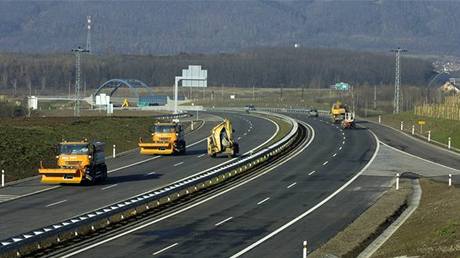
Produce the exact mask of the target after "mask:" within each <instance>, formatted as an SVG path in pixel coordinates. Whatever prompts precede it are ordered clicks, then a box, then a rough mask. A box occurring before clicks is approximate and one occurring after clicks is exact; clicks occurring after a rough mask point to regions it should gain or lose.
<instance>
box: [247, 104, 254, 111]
mask: <svg viewBox="0 0 460 258" xmlns="http://www.w3.org/2000/svg"><path fill="white" fill-rule="evenodd" d="M244 109H246V111H255V110H256V107H255V106H254V105H253V104H249V105H246V106H245V107H244Z"/></svg>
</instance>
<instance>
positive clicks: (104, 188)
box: [102, 184, 118, 190]
mask: <svg viewBox="0 0 460 258" xmlns="http://www.w3.org/2000/svg"><path fill="white" fill-rule="evenodd" d="M117 185H118V184H113V185H109V186H106V187H103V188H102V190H107V189H110V188H112V187H115V186H117Z"/></svg>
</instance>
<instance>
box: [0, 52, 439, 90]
mask: <svg viewBox="0 0 460 258" xmlns="http://www.w3.org/2000/svg"><path fill="white" fill-rule="evenodd" d="M75 59H76V58H75V56H74V55H72V54H71V53H69V54H43V55H39V54H18V53H3V54H0V91H2V92H4V93H7V94H12V95H17V94H20V93H23V94H29V93H31V94H36V95H37V94H38V95H40V94H50V93H51V94H53V93H58V92H59V93H61V92H67V91H68V89H69V88H72V89H73V85H74V83H75ZM81 60H82V61H81V67H82V75H81V76H82V82H83V83H82V84H83V85H84V86H82V87H87V88H88V89H93V88H96V87H97V86H99V85H100V84H102V83H103V82H105V81H107V80H109V79H113V78H132V79H139V80H141V81H144V82H145V83H146V84H147V85H149V86H153V87H154V86H168V85H172V84H174V77H175V76H178V75H180V74H181V70H182V69H185V68H187V66H188V65H202V66H203V68H204V69H207V70H208V85H210V86H221V85H225V86H239V87H252V86H257V87H267V88H268V87H276V88H278V87H286V88H300V87H303V88H327V87H329V86H330V85H332V84H335V83H336V82H340V81H343V82H347V83H350V84H352V85H383V84H387V85H388V84H393V83H394V74H395V57H394V56H393V55H392V54H391V53H371V52H357V51H351V50H338V49H307V48H268V47H267V48H255V49H247V50H245V51H241V52H239V53H232V54H188V53H181V54H177V55H168V56H154V55H142V56H141V55H92V54H83V56H82V58H81ZM433 75H434V72H433V66H432V64H431V62H430V61H429V60H426V59H418V58H413V57H402V59H401V78H402V79H401V80H402V84H406V85H414V86H424V85H427V83H428V81H429V80H430V78H432V77H433Z"/></svg>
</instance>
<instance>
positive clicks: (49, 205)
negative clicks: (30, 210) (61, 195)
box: [45, 200, 67, 207]
mask: <svg viewBox="0 0 460 258" xmlns="http://www.w3.org/2000/svg"><path fill="white" fill-rule="evenodd" d="M66 201H67V200H62V201H58V202H53V203H51V204H48V205H46V206H45V207H51V206H54V205H58V204H61V203H63V202H66Z"/></svg>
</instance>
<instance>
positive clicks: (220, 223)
mask: <svg viewBox="0 0 460 258" xmlns="http://www.w3.org/2000/svg"><path fill="white" fill-rule="evenodd" d="M231 219H233V217H229V218H226V219H224V220H222V221H221V222H218V223H216V225H215V226H216V227H217V226H220V225H222V224H224V223H225V222H227V221H229V220H231Z"/></svg>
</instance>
